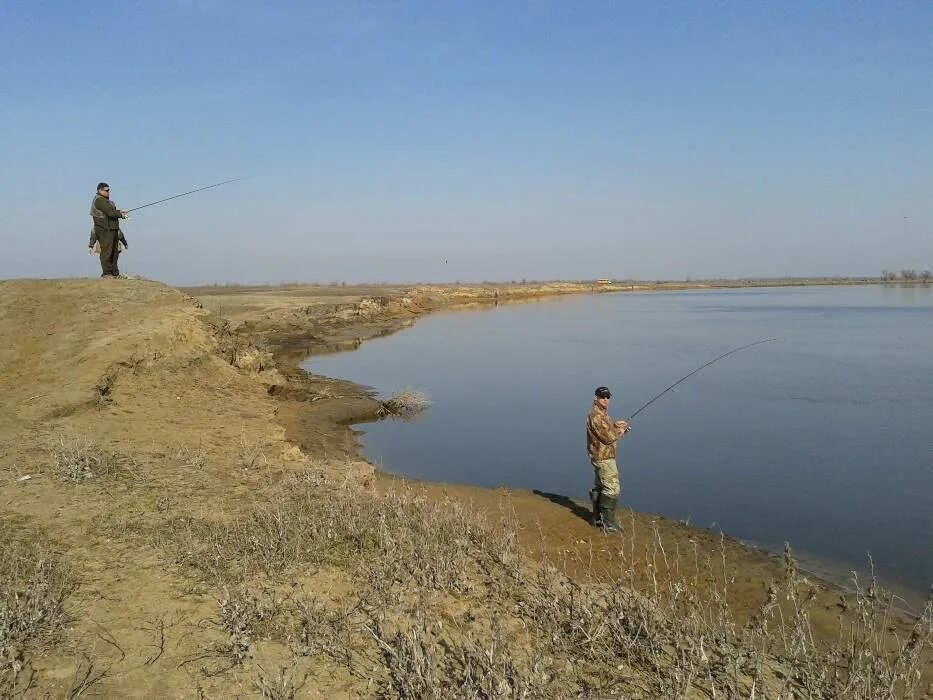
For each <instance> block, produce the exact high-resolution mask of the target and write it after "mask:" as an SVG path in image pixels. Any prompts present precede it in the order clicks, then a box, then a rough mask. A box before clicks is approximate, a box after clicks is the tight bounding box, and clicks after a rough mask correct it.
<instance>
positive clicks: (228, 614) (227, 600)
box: [216, 588, 276, 665]
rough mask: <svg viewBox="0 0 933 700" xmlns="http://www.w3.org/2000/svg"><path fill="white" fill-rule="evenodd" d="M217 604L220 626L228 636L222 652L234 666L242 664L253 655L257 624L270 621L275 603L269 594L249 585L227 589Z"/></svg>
mask: <svg viewBox="0 0 933 700" xmlns="http://www.w3.org/2000/svg"><path fill="white" fill-rule="evenodd" d="M217 606H218V616H217V620H216V622H217V626H218V627H219V628H220V629H221V630H222V631H223V632H224V633H225V634H226V635H227V640H226V643H225V646H224V647H223V649H222V651H223V652H224V654H225V655H226V656H227V657H228V658H229V659H230V660H231V661H232V662H233V663H234V665H240V664H242V663H243V662H245V661H246V660H247V659H251V658H252V656H253V637H254V633H255V631H256V626H257V625H258V624H260V623H261V622H263V621H264V620H270V619H271V618H272V617H273V615H274V612H275V607H276V606H275V605H274V604H273V602H272V601H271V600H270V599H269V598H268V597H267V596H264V595H262V594H258V593H255V592H253V591H250V590H248V589H246V588H241V589H240V590H238V591H235V592H233V593H230V592H229V591H224V596H223V597H222V598H221V599H220V600H219V601H218V604H217Z"/></svg>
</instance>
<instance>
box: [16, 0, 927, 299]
mask: <svg viewBox="0 0 933 700" xmlns="http://www.w3.org/2000/svg"><path fill="white" fill-rule="evenodd" d="M244 176H249V177H250V179H249V180H247V181H243V182H237V183H232V184H229V185H225V186H224V187H220V188H216V189H212V190H208V191H206V192H202V193H198V194H194V195H191V196H190V197H185V198H181V199H177V200H173V201H171V202H167V203H165V204H162V205H158V206H154V207H150V208H147V209H144V210H142V211H140V212H138V213H136V214H134V215H132V216H131V218H130V219H129V220H127V221H126V222H124V224H123V230H124V232H125V234H126V237H127V238H128V240H129V242H130V249H129V250H128V251H127V252H126V253H125V254H124V255H123V256H122V257H121V261H120V265H121V269H122V271H124V272H129V273H134V274H139V275H143V276H145V277H148V278H152V279H158V280H162V281H165V282H168V283H170V284H196V283H279V282H289V281H303V282H349V283H353V282H417V281H437V282H452V281H483V280H495V281H507V280H514V279H522V278H525V279H590V278H595V277H613V278H619V279H684V278H686V277H691V278H695V279H696V278H710V277H768V276H809V275H878V274H880V272H881V270H882V269H892V270H900V269H902V268H915V269H917V270H922V269H929V268H933V3H931V2H928V1H926V0H924V1H917V2H909V1H905V2H897V3H893V2H887V1H884V2H881V1H879V2H857V1H855V0H848V1H846V2H789V1H783V2H777V1H776V2H746V1H744V0H743V1H738V2H725V1H724V2H715V1H713V0H708V1H704V2H694V1H691V2H657V3H655V2H623V1H621V0H615V1H610V2H587V1H582V0H581V1H579V2H577V1H573V2H571V1H569V0H568V1H567V2H550V1H548V0H513V1H505V2H503V1H502V0H498V1H495V2H485V1H481V0H474V1H471V2H447V1H445V0H436V1H435V0H432V1H424V2H405V1H400V0H399V1H392V0H385V1H380V2H375V1H373V2H355V1H353V0H342V1H340V2H285V1H283V2H274V3H265V2H257V1H255V0H254V1H252V2H244V1H241V0H162V1H154V0H152V1H147V2H132V1H127V2H108V1H106V0H100V1H99V2H95V3H92V4H85V3H74V2H70V1H67V2H66V1H64V0H62V1H57V2H56V1H46V0H30V1H28V2H26V1H24V0H0V193H2V194H0V198H2V199H0V243H2V250H3V254H2V256H0V278H15V277H69V276H91V275H96V274H98V273H99V266H98V264H97V261H96V259H94V258H91V257H89V256H88V255H87V250H86V245H87V234H88V231H89V229H90V217H89V215H88V208H89V204H90V200H91V197H92V195H93V193H94V187H95V185H96V184H97V182H98V181H100V180H105V181H107V182H109V183H110V185H111V187H112V197H113V200H114V201H115V202H116V203H117V205H118V206H120V207H122V208H131V207H135V206H138V205H140V204H144V203H147V202H149V201H152V200H156V199H160V198H163V197H167V196H170V195H172V194H176V193H178V192H183V191H185V190H190V189H194V188H196V187H201V186H204V185H209V184H212V183H215V182H219V181H221V180H226V179H230V178H235V177H244Z"/></svg>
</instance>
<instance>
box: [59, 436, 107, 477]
mask: <svg viewBox="0 0 933 700" xmlns="http://www.w3.org/2000/svg"><path fill="white" fill-rule="evenodd" d="M49 454H50V456H51V467H52V471H53V472H55V474H57V475H58V476H59V477H60V478H62V479H64V480H65V481H71V482H73V483H80V482H82V481H87V480H88V479H93V478H94V477H95V476H98V475H101V474H107V473H109V472H110V471H111V468H112V465H111V464H110V460H109V459H108V457H107V456H106V455H104V453H103V452H102V451H101V450H99V449H98V448H97V446H96V445H94V443H92V442H91V441H90V440H88V439H86V438H81V437H78V436H73V437H68V438H66V437H65V436H64V435H59V436H58V437H57V438H56V439H55V440H54V441H53V442H52V445H51V446H50V448H49Z"/></svg>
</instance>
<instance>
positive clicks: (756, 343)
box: [629, 338, 779, 420]
mask: <svg viewBox="0 0 933 700" xmlns="http://www.w3.org/2000/svg"><path fill="white" fill-rule="evenodd" d="M775 340H779V338H765V339H764V340H756V341H755V342H754V343H749V344H748V345H743V346H742V347H739V348H735V349H733V350H730V351H729V352H724V353H723V354H722V355H720V356H719V357H717V358H715V359H713V360H710V361H709V362H707V363H706V364H705V365H703V366H702V367H697V368H696V369H695V370H693V371H692V372H691V373H690V374H688V375H686V376H684V377H681V378H680V379H678V380H677V381H676V382H674V383H673V384H671V385H670V386H669V387H667V389H665V390H664V391H662V392H661V393H660V394H658V395H657V396H655V397H654V398H653V399H651V400H650V401H649V402H648V403H646V404H645V405H644V406H642V407H641V408H639V409H638V410H637V411H635V413H633V414H632V415H631V416H630V417H629V420H631V419H632V418H634V417H635V416H637V415H638V414H639V413H641V412H642V411H644V410H645V409H646V408H648V406H650V405H651V404H653V403H654V402H655V401H657V400H658V399H660V398H661V397H662V396H664V394H666V393H667V392H669V391H670V390H671V389H673V388H674V387H675V386H677V385H678V384H680V383H681V382H684V381H686V380H688V379H690V377H692V376H693V375H694V374H696V373H697V372H699V371H700V370H701V369H706V368H707V367H709V366H710V365H711V364H714V363H716V362H719V361H720V360H721V359H723V358H724V357H729V355H732V354H734V353H737V352H738V351H739V350H745V349H746V348H750V347H753V346H755V345H761V344H762V343H770V342H772V341H775Z"/></svg>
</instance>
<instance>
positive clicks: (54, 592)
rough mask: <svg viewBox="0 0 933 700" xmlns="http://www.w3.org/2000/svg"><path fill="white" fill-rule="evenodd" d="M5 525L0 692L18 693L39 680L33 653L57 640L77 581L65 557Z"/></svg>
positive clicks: (0, 562) (0, 565)
mask: <svg viewBox="0 0 933 700" xmlns="http://www.w3.org/2000/svg"><path fill="white" fill-rule="evenodd" d="M2 529H3V533H2V534H3V536H4V542H3V547H2V549H0V697H17V696H19V695H22V694H25V692H27V691H28V690H29V689H30V687H32V686H33V684H34V683H35V680H36V673H35V671H34V669H33V668H32V665H31V663H30V661H29V658H30V655H31V653H32V652H34V651H35V650H37V649H40V648H43V647H44V646H48V645H50V644H52V643H54V642H55V641H57V640H58V638H59V636H60V634H61V633H62V632H63V630H64V629H65V628H66V627H67V626H68V624H69V622H70V621H71V618H70V616H69V615H68V613H67V611H66V610H65V601H66V600H67V599H68V597H69V596H70V595H71V593H72V592H73V590H74V582H73V580H72V577H71V574H70V572H69V571H68V569H67V567H65V566H64V564H63V563H62V561H61V558H60V557H59V556H58V555H57V554H56V553H55V552H53V551H52V550H51V549H50V548H49V547H48V546H47V545H45V544H43V543H42V542H40V541H38V540H36V539H35V538H32V537H25V536H19V535H18V534H17V533H15V532H11V531H10V528H6V527H4V528H2Z"/></svg>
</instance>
